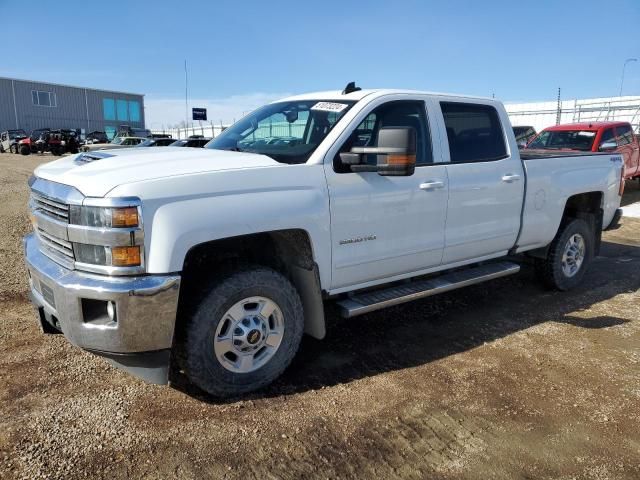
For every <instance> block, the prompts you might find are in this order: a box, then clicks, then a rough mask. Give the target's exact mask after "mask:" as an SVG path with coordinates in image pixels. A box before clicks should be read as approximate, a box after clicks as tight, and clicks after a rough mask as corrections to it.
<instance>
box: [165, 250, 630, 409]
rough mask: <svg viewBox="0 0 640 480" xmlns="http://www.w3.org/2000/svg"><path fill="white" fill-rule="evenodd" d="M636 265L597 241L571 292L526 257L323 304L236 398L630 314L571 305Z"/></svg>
mask: <svg viewBox="0 0 640 480" xmlns="http://www.w3.org/2000/svg"><path fill="white" fill-rule="evenodd" d="M639 267H640V248H638V247H633V246H628V245H622V244H617V243H608V242H603V244H602V250H601V255H600V256H599V257H598V258H597V259H595V260H594V262H593V263H592V264H591V268H590V270H589V272H588V274H587V276H586V278H585V281H584V283H583V284H582V286H581V287H579V288H578V289H576V290H574V291H572V292H551V291H548V290H545V289H544V288H543V287H542V286H541V285H540V283H539V282H538V281H537V279H536V277H535V274H534V271H533V268H532V267H531V266H530V265H526V264H525V265H523V269H522V271H521V272H520V273H519V274H517V275H514V276H511V277H506V278H503V279H499V280H495V281H492V282H488V283H485V284H480V285H476V286H473V287H468V288H465V289H461V290H458V291H454V292H450V293H447V294H443V295H439V296H435V297H431V298H428V299H425V300H421V301H417V302H413V303H408V304H405V305H402V306H397V307H392V308H388V309H385V310H380V311H378V312H374V313H371V314H368V315H363V316H361V317H356V318H353V319H349V320H345V319H342V318H340V317H339V316H338V314H337V311H335V309H334V308H332V307H331V306H328V307H327V321H328V326H327V327H328V328H327V337H326V338H325V339H324V340H323V341H318V340H314V339H311V338H307V337H305V338H304V339H303V342H302V345H301V347H300V350H299V352H298V355H297V356H296V358H295V359H294V360H293V362H292V364H291V366H290V367H289V368H288V369H287V371H286V372H285V373H284V374H283V375H282V377H280V378H279V379H278V380H276V382H275V383H274V384H272V385H271V386H269V387H268V388H266V389H264V390H262V391H260V392H256V393H254V394H252V395H249V396H244V397H242V399H245V400H247V399H257V398H264V397H274V396H280V395H288V394H293V393H300V392H304V391H308V390H315V389H319V388H323V387H330V386H335V385H339V384H343V383H348V382H351V381H354V380H357V379H360V378H364V377H369V376H374V375H378V374H380V373H384V372H388V371H392V370H400V369H404V368H410V367H415V366H418V365H424V364H427V363H429V362H433V361H435V360H438V359H440V358H443V357H446V356H449V355H454V354H456V353H460V352H463V351H466V350H469V349H472V348H474V347H477V346H479V345H482V344H484V343H488V342H492V341H494V340H496V339H500V338H503V337H506V336H508V335H511V334H513V333H515V332H518V331H521V330H524V329H527V328H529V327H532V326H535V325H538V324H541V323H545V322H559V323H564V324H569V325H572V326H574V327H579V328H585V329H594V328H612V327H616V326H618V325H622V324H624V323H626V322H628V321H630V320H629V319H626V318H622V317H618V316H616V313H618V312H617V311H616V310H615V309H614V310H611V309H610V313H611V315H610V316H597V317H594V318H589V317H588V315H585V317H584V318H583V317H580V316H576V313H577V312H580V311H584V310H586V309H589V308H590V307H591V306H592V305H595V304H597V303H599V302H602V301H606V300H609V299H611V298H613V297H615V296H616V295H619V294H624V293H631V292H635V291H636V290H637V289H638V288H639V287H640V274H638V269H639ZM621 313H623V312H621ZM172 385H173V386H174V388H177V389H178V390H180V391H182V392H184V393H186V394H187V395H189V396H192V397H194V398H196V399H198V400H200V401H205V402H211V403H222V402H221V401H220V400H217V399H214V398H212V397H210V396H208V395H207V394H206V393H204V392H202V391H201V390H199V389H198V388H197V387H194V386H192V385H190V384H188V382H186V380H185V379H184V378H182V377H180V376H178V377H176V378H174V380H173V382H172ZM236 400H238V399H230V400H227V401H230V402H232V401H236Z"/></svg>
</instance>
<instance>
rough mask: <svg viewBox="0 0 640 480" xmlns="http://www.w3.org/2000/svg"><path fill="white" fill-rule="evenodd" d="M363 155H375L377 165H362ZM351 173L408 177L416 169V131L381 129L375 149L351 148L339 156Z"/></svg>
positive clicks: (400, 128) (408, 129)
mask: <svg viewBox="0 0 640 480" xmlns="http://www.w3.org/2000/svg"><path fill="white" fill-rule="evenodd" d="M365 155H376V156H377V164H376V165H375V166H374V165H366V164H363V163H362V161H363V157H364V156H365ZM340 160H341V161H342V163H343V164H344V165H349V166H350V167H351V171H352V172H378V174H379V175H382V176H407V177H408V176H410V175H413V172H414V171H415V169H416V131H415V129H413V128H412V127H383V128H381V129H380V130H379V131H378V146H377V147H353V148H352V149H351V151H350V152H343V153H341V154H340Z"/></svg>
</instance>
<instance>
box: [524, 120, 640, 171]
mask: <svg viewBox="0 0 640 480" xmlns="http://www.w3.org/2000/svg"><path fill="white" fill-rule="evenodd" d="M526 149H527V150H580V151H583V152H608V153H615V152H618V153H620V154H621V155H622V157H623V158H624V165H625V167H624V177H625V178H626V179H629V178H640V146H639V144H638V138H637V137H636V136H635V135H634V134H633V130H632V129H631V125H630V124H629V123H628V122H591V123H571V124H567V125H557V126H555V127H549V128H545V129H544V130H543V131H541V132H540V133H539V134H538V135H537V136H536V137H535V138H534V139H533V140H531V142H530V143H529V144H528V145H527V146H526Z"/></svg>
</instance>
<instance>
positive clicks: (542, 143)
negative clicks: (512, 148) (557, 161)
mask: <svg viewBox="0 0 640 480" xmlns="http://www.w3.org/2000/svg"><path fill="white" fill-rule="evenodd" d="M595 139H596V132H595V131H593V130H554V131H544V132H542V133H541V134H540V135H538V137H537V138H536V139H535V140H533V141H532V142H531V143H530V144H529V145H528V146H527V148H532V149H534V148H535V149H543V150H560V149H568V150H582V151H585V152H588V151H590V150H591V148H592V147H593V141H594V140H595Z"/></svg>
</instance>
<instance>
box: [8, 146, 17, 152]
mask: <svg viewBox="0 0 640 480" xmlns="http://www.w3.org/2000/svg"><path fill="white" fill-rule="evenodd" d="M9 152H10V153H18V146H17V145H11V146H9Z"/></svg>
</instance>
